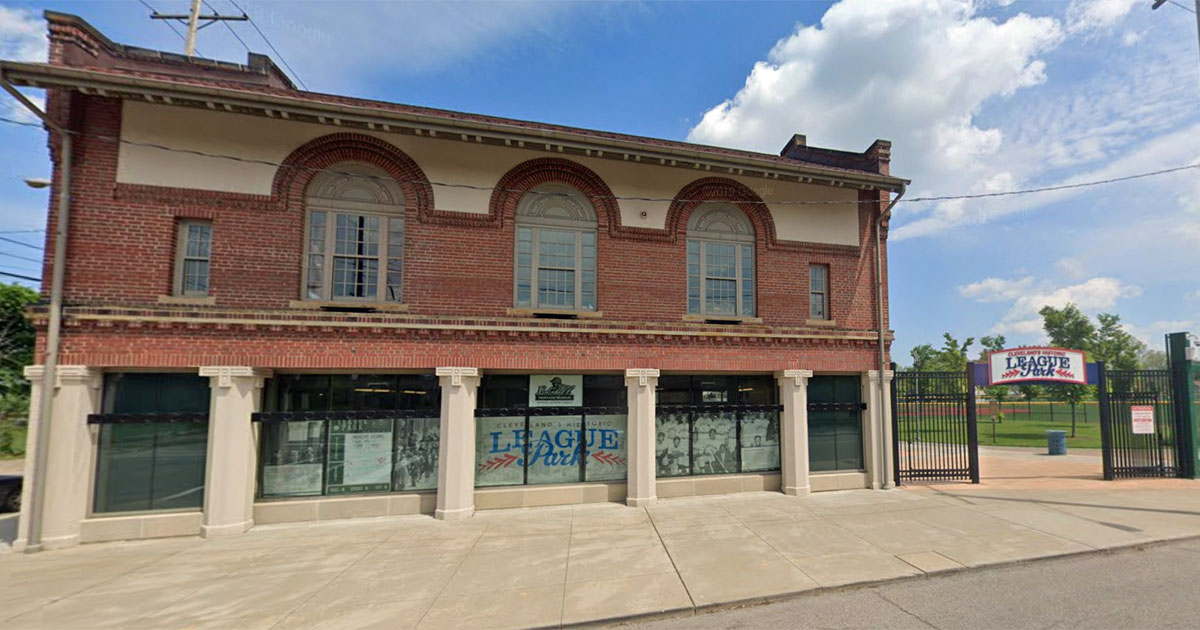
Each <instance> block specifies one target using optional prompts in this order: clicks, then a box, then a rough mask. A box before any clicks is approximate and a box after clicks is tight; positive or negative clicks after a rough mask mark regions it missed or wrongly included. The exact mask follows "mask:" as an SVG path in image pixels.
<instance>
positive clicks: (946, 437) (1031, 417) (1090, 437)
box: [900, 401, 1100, 449]
mask: <svg viewBox="0 0 1200 630" xmlns="http://www.w3.org/2000/svg"><path fill="white" fill-rule="evenodd" d="M999 409H1000V406H999V405H997V404H995V403H991V402H988V401H980V402H979V407H978V422H979V443H980V444H982V445H985V446H1032V447H1041V448H1044V447H1045V446H1046V431H1047V430H1054V431H1066V432H1067V436H1068V437H1067V448H1068V449H1071V448H1100V413H1099V408H1098V405H1097V404H1096V403H1095V402H1085V403H1083V404H1081V405H1079V406H1078V408H1077V409H1076V410H1075V418H1076V420H1075V437H1074V438H1072V437H1070V435H1071V406H1070V405H1067V404H1066V403H1049V402H1035V403H1032V404H1027V403H1025V402H1023V401H1022V402H1016V403H1008V402H1006V403H1004V406H1003V410H1004V422H997V423H996V428H995V437H994V438H993V435H992V416H993V415H994V414H995V413H996V412H997V411H998V410H999ZM946 413H947V414H948V415H947V416H940V415H939V413H938V410H937V409H936V407H934V408H932V409H930V410H929V411H927V412H926V414H925V415H924V416H923V417H922V418H921V420H920V423H919V424H920V427H921V430H920V434H919V439H920V440H921V441H925V442H941V443H944V444H964V443H966V428H965V427H964V426H963V425H962V424H961V423H962V419H961V416H958V417H959V418H960V419H958V420H955V419H954V418H955V415H956V413H957V412H954V411H948V412H946ZM1051 418H1053V420H1051ZM956 423H957V425H958V426H957V427H956V426H954V425H955V424H956ZM917 426H918V422H917V420H916V418H913V417H910V418H901V422H900V439H901V440H903V441H907V440H909V439H912V438H917V437H918V433H917V430H916V429H917Z"/></svg>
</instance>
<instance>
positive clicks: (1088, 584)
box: [620, 540, 1200, 630]
mask: <svg viewBox="0 0 1200 630" xmlns="http://www.w3.org/2000/svg"><path fill="white" fill-rule="evenodd" d="M620 627H623V628H645V629H646V630H651V629H653V630H667V629H680V630H683V629H687V630H694V629H697V628H738V629H752V628H822V629H825V628H872V629H876V628H971V629H982V628H997V629H1001V628H1002V629H1005V630H1010V629H1014V628H1022V629H1024V628H1121V629H1124V628H1156V629H1157V628H1197V627H1200V540H1191V541H1185V542H1176V543H1169V544H1164V545H1155V546H1151V547H1147V548H1144V549H1128V550H1121V551H1116V552H1111V553H1099V554H1091V555H1086V556H1075V557H1071V558H1063V559H1058V560H1043V561H1037V562H1031V563H1027V564H1022V565H1015V566H1009V567H1002V568H995V569H979V570H974V571H963V572H958V573H952V574H945V575H939V576H935V577H931V578H922V579H915V580H909V581H905V582H897V583H893V584H885V585H881V586H875V587H867V588H857V589H850V590H840V591H832V592H825V593H814V594H811V595H805V596H801V597H798V598H795V599H791V600H786V601H781V602H777V603H772V604H766V605H759V606H749V607H746V608H739V609H733V610H721V611H717V612H712V613H699V614H696V615H689V616H684V617H676V618H670V619H660V620H655V621H647V622H641V623H631V624H627V625H623V626H620Z"/></svg>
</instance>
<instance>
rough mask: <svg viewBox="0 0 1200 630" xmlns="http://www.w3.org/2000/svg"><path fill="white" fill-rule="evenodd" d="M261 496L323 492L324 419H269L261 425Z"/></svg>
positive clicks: (302, 494) (288, 495)
mask: <svg viewBox="0 0 1200 630" xmlns="http://www.w3.org/2000/svg"><path fill="white" fill-rule="evenodd" d="M262 435H263V437H262V439H263V471H262V496H264V497H301V496H313V495H319V494H321V485H322V481H323V475H324V471H325V464H324V462H325V421H324V420H300V421H296V422H266V423H263V426H262Z"/></svg>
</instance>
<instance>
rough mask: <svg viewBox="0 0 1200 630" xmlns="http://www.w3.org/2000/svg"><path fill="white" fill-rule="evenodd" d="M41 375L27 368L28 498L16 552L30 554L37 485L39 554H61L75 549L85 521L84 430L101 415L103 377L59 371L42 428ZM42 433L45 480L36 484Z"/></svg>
mask: <svg viewBox="0 0 1200 630" xmlns="http://www.w3.org/2000/svg"><path fill="white" fill-rule="evenodd" d="M43 374H44V372H43V368H42V366H40V365H39V366H30V367H28V368H26V370H25V376H26V378H29V379H30V380H31V381H33V383H34V389H33V392H32V395H31V396H30V400H29V405H30V414H29V416H30V417H29V420H30V432H29V437H28V440H29V441H28V446H29V447H30V448H29V449H28V451H29V454H28V457H27V458H26V461H25V474H26V475H27V476H26V479H29V480H32V483H30V484H27V485H26V488H27V489H28V490H29V492H28V494H26V495H25V496H23V497H22V508H21V516H20V522H19V523H18V526H17V540H16V541H14V548H18V549H28V548H30V545H29V535H30V534H31V532H30V526H31V523H30V520H29V516H30V512H29V509H30V508H31V507H32V503H33V501H34V493H35V492H37V485H38V484H39V483H43V484H44V486H45V487H44V491H43V494H42V496H43V498H44V504H43V505H42V520H41V534H42V535H41V545H40V547H39V548H41V549H59V548H62V547H70V546H72V545H75V544H78V543H79V532H80V527H81V524H82V523H83V519H84V517H85V516H86V515H87V503H88V497H89V496H91V492H90V487H89V483H90V481H91V478H92V475H91V466H92V461H93V459H92V453H93V452H94V451H95V446H94V444H93V440H92V433H91V430H90V429H89V428H88V424H87V417H88V415H89V414H93V413H98V412H99V410H100V385H101V383H102V378H103V375H102V374H101V372H100V370H97V369H93V368H89V367H87V366H82V365H62V366H59V368H58V374H57V376H56V378H55V383H54V392H53V394H52V395H53V396H54V401H53V403H54V404H53V408H52V411H51V417H50V419H49V421H48V422H44V421H43V420H42V418H40V417H38V409H39V407H40V405H41V396H43V395H44V394H45V392H43V391H42V388H41V379H42V375H43ZM41 431H46V432H47V433H48V436H49V440H48V448H47V451H46V453H44V456H45V457H46V466H45V472H46V478H45V479H44V480H42V479H36V478H35V470H36V461H35V460H34V457H36V453H34V451H35V450H36V449H34V448H33V446H34V445H35V444H36V443H37V442H36V440H37V434H38V433H39V432H41Z"/></svg>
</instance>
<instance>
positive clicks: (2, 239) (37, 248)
mask: <svg viewBox="0 0 1200 630" xmlns="http://www.w3.org/2000/svg"><path fill="white" fill-rule="evenodd" d="M0 241H5V242H8V243H12V244H14V245H21V246H22V247H28V248H29V249H36V250H38V251H41V249H42V248H41V246H39V245H30V244H29V243H22V242H21V241H18V240H17V239H15V238H5V237H3V236H0Z"/></svg>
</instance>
